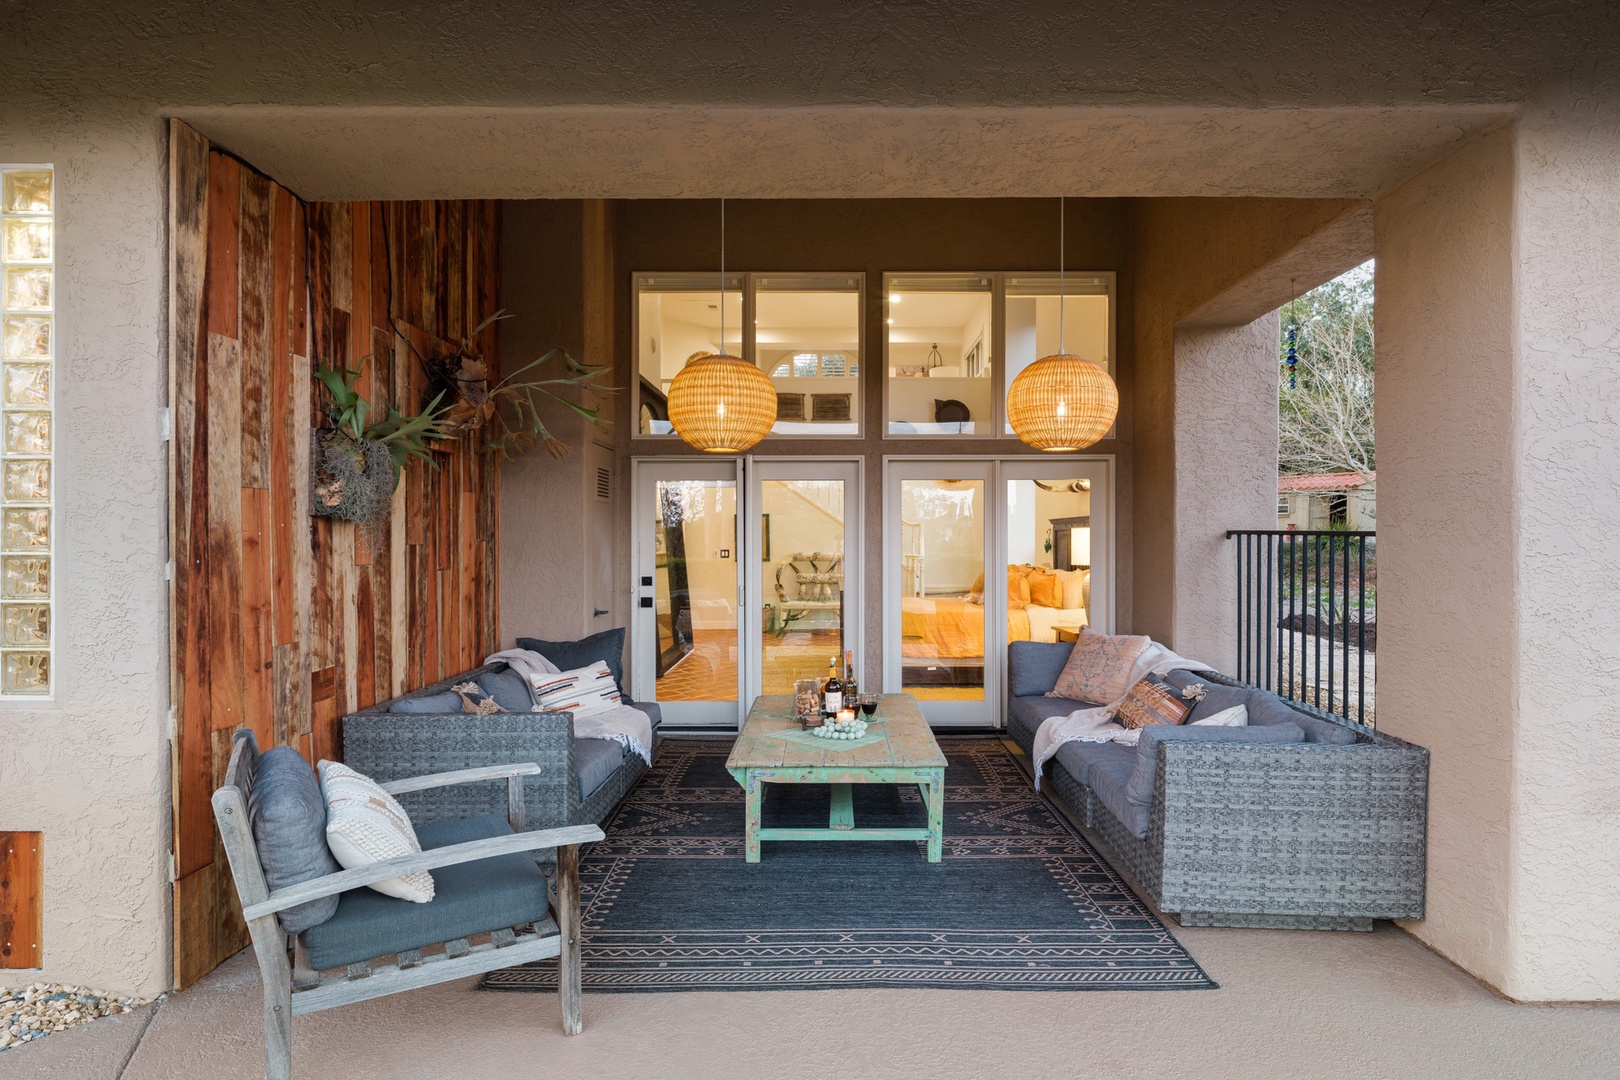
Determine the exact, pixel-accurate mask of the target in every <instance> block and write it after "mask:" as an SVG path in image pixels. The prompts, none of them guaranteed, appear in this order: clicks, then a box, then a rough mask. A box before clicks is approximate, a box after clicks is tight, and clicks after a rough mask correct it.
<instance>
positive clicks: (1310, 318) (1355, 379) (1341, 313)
mask: <svg viewBox="0 0 1620 1080" xmlns="http://www.w3.org/2000/svg"><path fill="white" fill-rule="evenodd" d="M1372 270H1373V267H1372V263H1370V262H1369V263H1366V264H1364V265H1362V266H1358V267H1356V268H1355V269H1354V270H1351V271H1349V272H1348V273H1345V274H1342V275H1340V276H1339V277H1337V278H1335V279H1333V280H1332V281H1329V282H1328V283H1326V284H1325V285H1322V286H1320V287H1318V288H1315V289H1312V290H1311V291H1310V292H1308V293H1306V294H1305V295H1303V296H1301V297H1299V298H1298V299H1296V300H1293V301H1290V302H1289V303H1287V304H1285V305H1283V308H1282V312H1281V315H1282V343H1281V349H1280V352H1279V354H1278V372H1279V379H1280V390H1279V395H1278V397H1279V405H1280V413H1279V420H1280V422H1281V432H1280V434H1281V440H1280V446H1279V459H1280V460H1279V464H1280V466H1281V471H1282V472H1283V473H1284V474H1298V473H1313V472H1356V473H1360V474H1362V475H1363V476H1366V475H1368V474H1369V473H1371V472H1372V471H1373V470H1374V469H1376V468H1377V461H1376V456H1375V450H1374V439H1373V273H1372ZM1291 330H1292V331H1293V332H1294V336H1295V352H1296V355H1297V357H1298V363H1297V364H1296V366H1295V371H1294V382H1295V385H1294V386H1293V387H1290V386H1289V385H1288V374H1289V373H1288V364H1287V359H1288V337H1289V332H1290V331H1291Z"/></svg>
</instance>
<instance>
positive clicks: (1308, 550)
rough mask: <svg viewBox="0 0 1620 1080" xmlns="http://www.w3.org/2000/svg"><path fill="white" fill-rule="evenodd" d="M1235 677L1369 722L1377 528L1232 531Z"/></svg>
mask: <svg viewBox="0 0 1620 1080" xmlns="http://www.w3.org/2000/svg"><path fill="white" fill-rule="evenodd" d="M1226 536H1227V538H1228V539H1231V540H1236V541H1237V631H1238V655H1237V671H1236V674H1237V677H1238V678H1239V679H1241V680H1242V681H1244V682H1246V683H1250V684H1251V685H1254V686H1259V687H1263V688H1265V689H1267V690H1271V691H1273V692H1275V693H1277V694H1279V695H1281V696H1282V697H1286V698H1290V699H1292V700H1294V701H1299V702H1302V703H1304V704H1307V705H1311V706H1313V707H1314V708H1318V709H1321V710H1322V711H1324V712H1328V713H1334V714H1337V715H1339V716H1342V717H1344V718H1345V719H1346V720H1350V721H1353V722H1355V723H1358V724H1365V725H1367V726H1369V727H1370V726H1372V725H1373V723H1374V708H1373V683H1374V675H1375V667H1376V662H1375V659H1374V657H1375V655H1376V652H1377V648H1378V587H1377V575H1378V558H1377V534H1376V533H1371V532H1351V531H1348V530H1339V529H1328V530H1321V531H1317V530H1311V531H1304V530H1300V531H1294V530H1288V531H1282V530H1275V529H1257V530H1247V529H1232V530H1229V531H1228V532H1227V534H1226Z"/></svg>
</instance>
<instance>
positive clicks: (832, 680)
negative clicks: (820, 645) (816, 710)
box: [821, 656, 844, 716]
mask: <svg viewBox="0 0 1620 1080" xmlns="http://www.w3.org/2000/svg"><path fill="white" fill-rule="evenodd" d="M843 707H844V684H843V683H842V682H841V681H839V678H838V657H836V656H830V657H828V658H827V681H826V682H824V683H822V684H821V711H822V712H823V713H824V714H825V715H827V716H837V715H838V710H839V709H842V708H843Z"/></svg>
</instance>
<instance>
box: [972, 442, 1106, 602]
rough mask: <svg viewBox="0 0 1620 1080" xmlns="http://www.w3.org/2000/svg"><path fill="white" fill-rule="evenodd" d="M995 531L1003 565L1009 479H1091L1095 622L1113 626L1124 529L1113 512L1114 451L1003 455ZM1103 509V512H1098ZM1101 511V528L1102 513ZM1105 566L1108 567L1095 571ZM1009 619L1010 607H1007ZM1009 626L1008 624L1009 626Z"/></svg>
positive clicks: (1005, 555)
mask: <svg viewBox="0 0 1620 1080" xmlns="http://www.w3.org/2000/svg"><path fill="white" fill-rule="evenodd" d="M996 474H997V475H996V510H995V517H996V525H997V529H996V532H997V534H998V536H997V540H998V542H999V543H1000V545H1001V552H1000V559H1001V565H1002V566H1003V567H1005V566H1006V560H1007V551H1006V547H1007V517H1008V506H1007V481H1009V480H1080V479H1086V480H1090V481H1091V520H1092V523H1093V524H1092V528H1091V565H1092V567H1093V570H1094V572H1093V573H1092V575H1091V614H1090V621H1091V626H1092V627H1093V628H1094V629H1095V630H1096V631H1097V632H1098V633H1102V634H1112V633H1113V632H1114V611H1115V599H1114V584H1115V579H1116V577H1117V571H1116V570H1115V564H1114V551H1115V544H1114V540H1115V536H1116V535H1117V533H1118V530H1119V524H1118V521H1117V520H1116V519H1115V517H1114V458H1113V456H1112V455H1101V454H1099V455H1094V456H1090V457H1086V456H1065V457H1045V456H1042V457H1038V458H1033V457H1032V458H1003V459H1002V460H1001V461H999V462H998V463H997V465H996ZM1099 509H1100V511H1101V512H1100V513H1099ZM1099 517H1101V518H1102V521H1101V523H1100V524H1101V526H1102V527H1101V528H1099V527H1098V524H1099V523H1098V520H1097V519H1098V518H1099ZM1098 567H1101V568H1102V570H1103V572H1102V573H1100V574H1099V573H1096V572H1095V569H1096V568H1098ZM1002 619H1003V623H1005V619H1006V612H1005V611H1003V612H1002ZM1004 632H1005V630H1004Z"/></svg>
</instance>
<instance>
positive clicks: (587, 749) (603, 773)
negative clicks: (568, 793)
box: [574, 739, 624, 799]
mask: <svg viewBox="0 0 1620 1080" xmlns="http://www.w3.org/2000/svg"><path fill="white" fill-rule="evenodd" d="M623 760H624V747H623V746H622V745H620V744H619V743H616V742H614V741H613V740H612V739H575V740H574V772H575V773H576V774H578V776H579V797H580V798H582V799H588V798H590V797H591V793H592V792H594V791H595V790H596V789H597V788H599V787H601V786H602V781H604V780H606V779H607V778H608V777H610V776H612V775H613V771H614V770H615V769H617V768H618V767H619V763H620V762H622V761H623Z"/></svg>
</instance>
